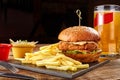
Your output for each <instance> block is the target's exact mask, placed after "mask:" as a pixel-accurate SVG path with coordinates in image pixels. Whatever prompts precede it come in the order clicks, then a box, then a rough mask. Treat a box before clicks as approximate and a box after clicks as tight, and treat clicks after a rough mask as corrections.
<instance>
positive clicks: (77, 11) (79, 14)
mask: <svg viewBox="0 0 120 80" xmlns="http://www.w3.org/2000/svg"><path fill="white" fill-rule="evenodd" d="M76 14H77V15H78V18H79V26H80V25H81V19H82V17H81V11H80V10H79V9H77V10H76Z"/></svg>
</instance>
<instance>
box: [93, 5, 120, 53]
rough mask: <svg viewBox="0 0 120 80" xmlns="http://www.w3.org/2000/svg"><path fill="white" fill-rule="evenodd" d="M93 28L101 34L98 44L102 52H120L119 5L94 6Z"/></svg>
mask: <svg viewBox="0 0 120 80" xmlns="http://www.w3.org/2000/svg"><path fill="white" fill-rule="evenodd" d="M94 28H95V29H96V30H97V31H98V32H99V34H100V36H101V40H100V43H99V46H100V48H101V49H102V50H103V52H106V53H119V52H120V6H118V5H100V6H96V7H95V11H94Z"/></svg>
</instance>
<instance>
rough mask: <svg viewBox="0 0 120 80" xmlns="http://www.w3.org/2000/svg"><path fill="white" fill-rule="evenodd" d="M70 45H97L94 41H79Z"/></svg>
mask: <svg viewBox="0 0 120 80" xmlns="http://www.w3.org/2000/svg"><path fill="white" fill-rule="evenodd" d="M70 43H72V44H77V45H84V44H86V43H94V44H97V43H95V42H94V41H80V42H70Z"/></svg>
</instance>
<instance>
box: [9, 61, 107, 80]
mask: <svg viewBox="0 0 120 80" xmlns="http://www.w3.org/2000/svg"><path fill="white" fill-rule="evenodd" d="M108 62H109V60H106V61H104V62H100V63H98V62H94V63H89V64H90V67H89V68H88V69H80V70H78V71H76V72H69V71H59V70H52V69H46V68H44V67H37V66H35V65H28V64H21V63H20V62H19V61H10V64H12V65H13V66H15V67H17V68H20V69H25V70H30V71H34V72H38V73H43V74H49V75H53V76H57V77H63V78H68V79H73V78H76V77H79V76H81V75H83V74H85V73H87V72H89V71H91V70H93V69H95V68H97V67H100V66H102V65H104V64H106V63H108Z"/></svg>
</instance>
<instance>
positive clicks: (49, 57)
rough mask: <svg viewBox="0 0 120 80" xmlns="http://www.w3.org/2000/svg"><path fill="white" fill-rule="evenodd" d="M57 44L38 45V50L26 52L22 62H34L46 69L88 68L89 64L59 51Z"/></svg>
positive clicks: (72, 69) (71, 69) (70, 69)
mask: <svg viewBox="0 0 120 80" xmlns="http://www.w3.org/2000/svg"><path fill="white" fill-rule="evenodd" d="M57 46H58V44H57V43H56V44H52V45H48V46H43V47H40V50H39V51H37V52H34V53H26V54H25V58H24V59H17V60H20V61H21V62H22V63H26V64H34V65H36V66H38V67H40V66H44V67H46V68H48V69H57V70H64V71H67V70H69V71H76V70H78V69H79V68H89V64H82V63H81V62H79V61H76V60H74V59H72V58H69V57H67V56H65V55H64V54H62V53H61V51H60V50H59V49H58V47H57Z"/></svg>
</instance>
